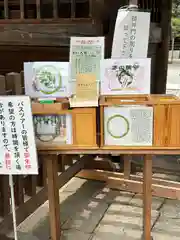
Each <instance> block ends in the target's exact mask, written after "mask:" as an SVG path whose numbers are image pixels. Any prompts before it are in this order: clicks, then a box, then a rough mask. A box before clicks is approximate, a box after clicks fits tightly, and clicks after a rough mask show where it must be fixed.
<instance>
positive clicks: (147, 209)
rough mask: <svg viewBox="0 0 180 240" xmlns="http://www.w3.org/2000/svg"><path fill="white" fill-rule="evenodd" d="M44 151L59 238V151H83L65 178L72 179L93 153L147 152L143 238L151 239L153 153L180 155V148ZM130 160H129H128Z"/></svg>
mask: <svg viewBox="0 0 180 240" xmlns="http://www.w3.org/2000/svg"><path fill="white" fill-rule="evenodd" d="M40 154H43V155H46V166H47V179H48V199H49V215H50V229H51V239H52V240H59V239H60V237H61V228H60V211H59V207H60V206H59V186H60V185H61V186H63V183H61V184H60V185H59V183H58V178H57V172H58V171H57V160H56V158H54V156H55V155H72V154H73V155H75V154H79V155H83V157H81V158H79V161H78V162H77V164H76V167H72V170H71V173H69V174H68V176H66V177H65V179H64V178H63V179H62V180H63V181H64V183H65V182H67V180H68V179H70V178H72V177H73V176H75V175H76V173H78V171H81V170H82V169H83V167H84V164H85V162H86V161H89V160H90V159H89V158H90V157H92V155H106V154H119V155H121V154H123V155H143V156H144V171H143V236H142V239H143V240H151V239H152V238H151V205H152V155H166V154H167V155H173V154H174V155H178V154H180V150H178V149H175V148H174V149H160V148H157V149H154V150H152V149H151V150H148V149H145V148H144V149H140V150H138V149H137V148H136V149H122V150H108V149H101V150H100V149H97V150H95V149H93V150H84V149H78V150H74V149H69V150H68V149H66V150H61V151H60V150H59V151H57V150H56V151H54V150H53V151H41V152H40ZM125 164H126V163H125ZM128 171H129V170H128V164H127V167H126V175H125V176H127V175H128V174H130V173H128Z"/></svg>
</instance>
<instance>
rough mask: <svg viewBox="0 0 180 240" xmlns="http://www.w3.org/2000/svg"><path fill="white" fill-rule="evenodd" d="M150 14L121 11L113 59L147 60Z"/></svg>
mask: <svg viewBox="0 0 180 240" xmlns="http://www.w3.org/2000/svg"><path fill="white" fill-rule="evenodd" d="M149 28H150V13H148V12H138V11H128V10H127V9H119V11H118V14H117V19H116V25H115V31H114V38H113V44H112V55H111V58H146V57H147V53H148V43H149Z"/></svg>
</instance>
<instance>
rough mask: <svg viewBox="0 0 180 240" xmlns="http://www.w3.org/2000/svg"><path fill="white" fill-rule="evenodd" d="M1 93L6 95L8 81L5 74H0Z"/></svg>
mask: <svg viewBox="0 0 180 240" xmlns="http://www.w3.org/2000/svg"><path fill="white" fill-rule="evenodd" d="M0 95H6V81H5V76H3V75H0Z"/></svg>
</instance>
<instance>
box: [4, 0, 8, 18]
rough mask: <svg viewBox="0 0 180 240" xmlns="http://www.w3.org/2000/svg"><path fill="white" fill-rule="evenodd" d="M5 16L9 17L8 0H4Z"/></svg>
mask: <svg viewBox="0 0 180 240" xmlns="http://www.w3.org/2000/svg"><path fill="white" fill-rule="evenodd" d="M4 18H5V19H8V18H9V7H8V0H4Z"/></svg>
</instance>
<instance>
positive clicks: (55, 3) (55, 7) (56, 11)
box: [53, 0, 58, 19]
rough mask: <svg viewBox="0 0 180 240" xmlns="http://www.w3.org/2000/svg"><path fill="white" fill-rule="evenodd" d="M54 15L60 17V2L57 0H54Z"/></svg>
mask: <svg viewBox="0 0 180 240" xmlns="http://www.w3.org/2000/svg"><path fill="white" fill-rule="evenodd" d="M53 17H54V18H55V19H57V18H58V2H57V0H53Z"/></svg>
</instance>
